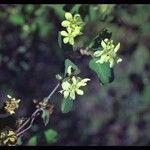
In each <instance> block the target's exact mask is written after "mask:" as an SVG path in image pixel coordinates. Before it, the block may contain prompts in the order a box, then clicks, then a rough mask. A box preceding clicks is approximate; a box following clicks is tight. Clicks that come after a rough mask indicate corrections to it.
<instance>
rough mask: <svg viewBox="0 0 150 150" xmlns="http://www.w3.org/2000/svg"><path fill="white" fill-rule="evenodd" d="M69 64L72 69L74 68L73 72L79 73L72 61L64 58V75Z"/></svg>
mask: <svg viewBox="0 0 150 150" xmlns="http://www.w3.org/2000/svg"><path fill="white" fill-rule="evenodd" d="M69 66H72V69H73V70H74V74H76V75H77V74H79V73H80V70H79V68H78V67H77V66H76V65H75V64H74V63H73V62H72V61H70V60H69V59H66V60H65V74H64V76H66V75H67V69H68V67H69Z"/></svg>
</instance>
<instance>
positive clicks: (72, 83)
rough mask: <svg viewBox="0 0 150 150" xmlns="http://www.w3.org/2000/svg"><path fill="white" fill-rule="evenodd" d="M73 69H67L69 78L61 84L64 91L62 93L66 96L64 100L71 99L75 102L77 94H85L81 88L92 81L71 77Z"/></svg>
mask: <svg viewBox="0 0 150 150" xmlns="http://www.w3.org/2000/svg"><path fill="white" fill-rule="evenodd" d="M71 69H72V67H71V66H69V67H68V68H67V73H68V76H69V77H67V78H65V79H64V80H63V82H62V84H61V86H62V90H61V91H60V93H62V94H63V95H64V98H69V99H73V100H74V99H75V94H76V93H77V94H78V95H83V94H84V92H83V91H82V90H81V89H80V87H82V86H86V85H87V82H88V81H90V79H89V78H85V79H82V78H80V77H75V76H72V77H71V75H72V72H71Z"/></svg>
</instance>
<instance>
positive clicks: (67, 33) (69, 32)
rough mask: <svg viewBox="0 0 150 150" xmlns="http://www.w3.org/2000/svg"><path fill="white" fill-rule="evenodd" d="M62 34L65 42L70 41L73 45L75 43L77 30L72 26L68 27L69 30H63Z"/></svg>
mask: <svg viewBox="0 0 150 150" xmlns="http://www.w3.org/2000/svg"><path fill="white" fill-rule="evenodd" d="M60 34H61V35H62V36H64V39H63V42H64V43H65V44H66V43H68V42H69V43H70V44H71V45H74V38H75V37H76V33H75V31H74V32H72V30H71V28H67V31H64V30H63V31H61V32H60Z"/></svg>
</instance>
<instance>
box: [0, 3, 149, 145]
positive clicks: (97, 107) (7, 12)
mask: <svg viewBox="0 0 150 150" xmlns="http://www.w3.org/2000/svg"><path fill="white" fill-rule="evenodd" d="M72 8H73V9H75V10H79V12H80V14H81V16H82V17H83V19H84V21H85V22H86V26H85V30H84V32H83V33H84V34H83V36H82V37H81V38H80V37H79V38H78V39H77V46H78V47H84V46H85V43H87V42H89V41H90V40H91V39H92V38H93V37H94V36H95V35H96V33H97V32H98V31H99V30H101V29H102V28H103V27H109V28H111V29H112V33H113V40H114V41H115V42H116V43H118V42H120V43H121V48H120V50H119V52H118V54H119V56H120V57H121V58H122V59H123V61H122V62H121V63H119V64H118V65H116V66H115V68H114V72H115V80H114V81H113V82H112V83H111V84H108V85H106V86H101V85H100V84H99V81H98V78H97V76H96V75H95V74H94V73H93V72H92V71H91V70H90V69H89V68H88V62H89V60H90V59H89V57H86V56H81V54H80V53H79V52H78V51H75V52H73V50H72V48H70V47H69V46H63V48H60V47H59V46H58V41H57V36H58V32H59V31H60V30H62V29H63V28H62V27H61V22H62V21H63V20H64V12H65V11H69V10H70V9H72ZM64 10H65V11H64ZM149 34H150V5H148V4H147V5H144V4H143V5H125V4H124V5H116V4H113V5H102V4H101V5H98V4H97V5H85V4H84V5H83V4H82V5H80V4H76V5H65V4H64V5H0V95H1V98H0V106H2V105H3V102H4V101H5V100H6V95H7V94H10V95H12V96H14V97H16V98H20V99H21V104H20V109H18V111H17V117H28V116H29V115H30V114H31V113H32V112H33V111H34V109H35V106H34V104H33V102H32V100H33V99H34V98H37V99H39V100H41V99H43V98H44V97H46V96H47V95H48V94H49V93H50V91H51V90H52V89H53V88H54V87H55V85H56V84H57V80H56V78H55V75H56V74H58V73H61V72H63V71H64V61H65V59H66V58H69V59H70V60H72V61H73V62H74V63H75V64H76V65H78V66H79V67H80V69H81V76H82V77H89V78H90V79H91V82H89V84H88V86H87V87H86V88H84V90H85V94H84V96H78V97H77V99H76V100H75V103H74V106H73V109H72V111H71V112H70V113H68V114H62V113H61V109H60V103H61V101H62V98H63V97H62V96H61V95H60V94H59V93H55V94H54V96H53V97H52V99H51V101H52V103H53V104H54V105H55V108H54V113H53V115H52V116H51V120H50V123H49V124H48V126H47V127H45V126H44V124H43V122H42V120H41V119H37V120H36V121H35V125H34V126H33V128H32V129H31V130H30V131H28V132H27V133H26V134H25V135H24V137H23V138H22V140H23V145H25V144H26V143H27V142H28V140H29V139H30V137H32V136H34V135H36V136H38V139H39V140H38V145H149V144H150V134H149V133H150V94H149V92H150V84H149V83H150V36H149ZM10 124H11V123H10ZM8 126H9V125H8ZM49 128H50V129H53V130H55V131H56V132H57V134H58V135H57V139H56V140H55V142H52V143H46V142H45V141H44V138H43V131H45V130H46V129H49ZM39 135H40V136H39Z"/></svg>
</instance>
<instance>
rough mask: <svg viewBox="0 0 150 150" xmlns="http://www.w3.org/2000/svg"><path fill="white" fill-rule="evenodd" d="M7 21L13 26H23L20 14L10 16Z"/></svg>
mask: <svg viewBox="0 0 150 150" xmlns="http://www.w3.org/2000/svg"><path fill="white" fill-rule="evenodd" d="M9 20H10V22H11V23H13V24H14V25H23V24H24V23H25V20H24V17H23V16H22V15H20V14H14V15H10V17H9Z"/></svg>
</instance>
